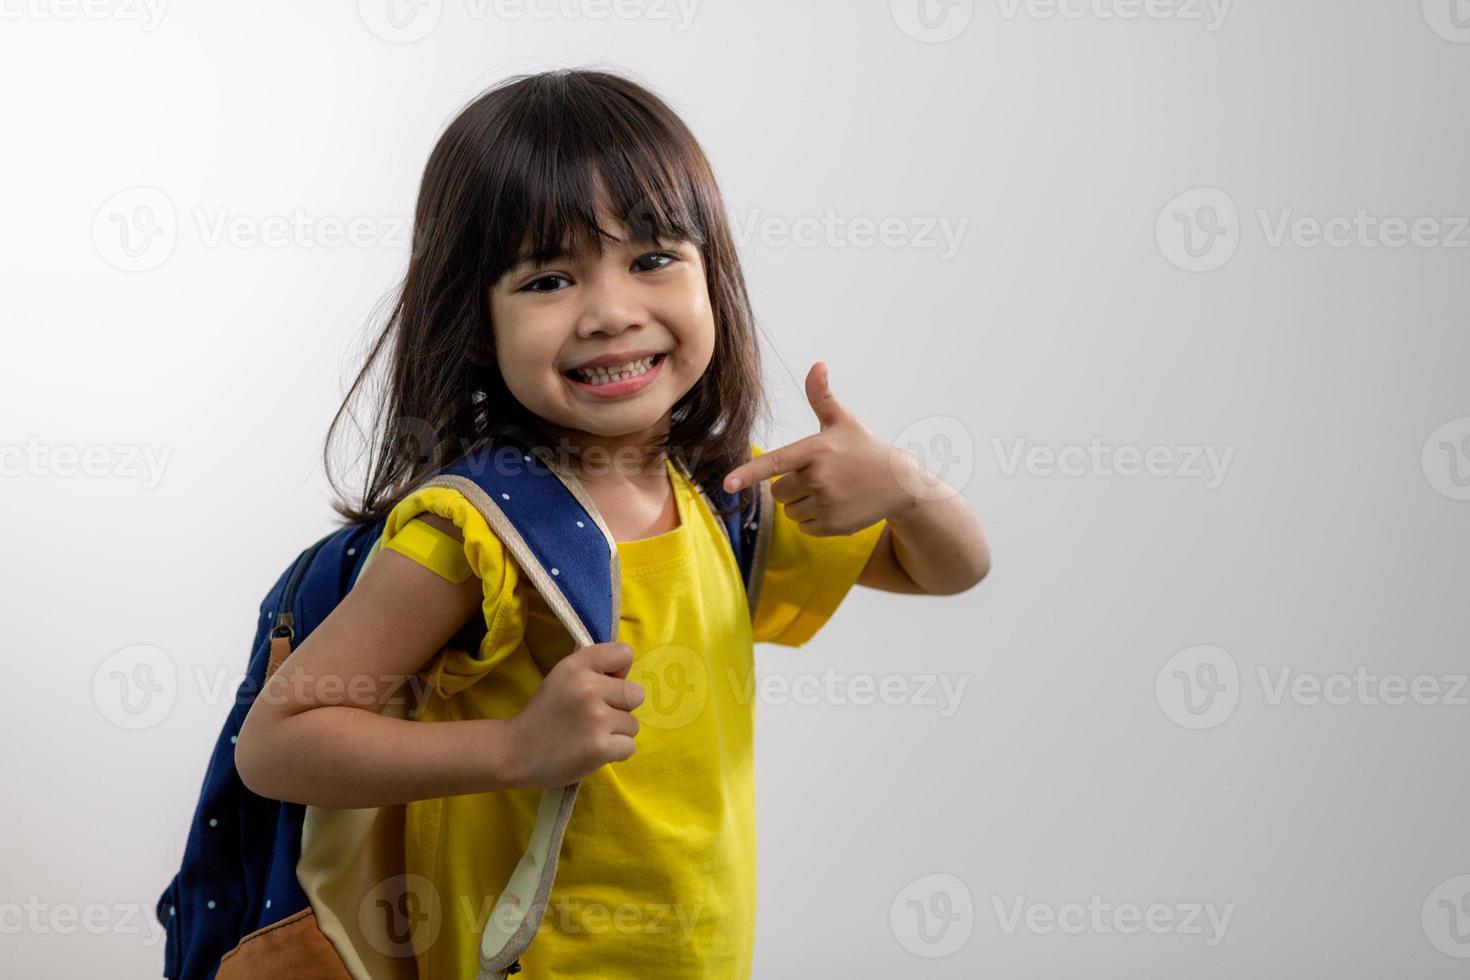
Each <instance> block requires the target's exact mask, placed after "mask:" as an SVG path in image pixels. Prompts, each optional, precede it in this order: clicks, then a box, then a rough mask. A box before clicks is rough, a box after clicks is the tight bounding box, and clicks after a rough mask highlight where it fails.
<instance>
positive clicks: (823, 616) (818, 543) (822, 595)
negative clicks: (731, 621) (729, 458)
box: [751, 445, 888, 647]
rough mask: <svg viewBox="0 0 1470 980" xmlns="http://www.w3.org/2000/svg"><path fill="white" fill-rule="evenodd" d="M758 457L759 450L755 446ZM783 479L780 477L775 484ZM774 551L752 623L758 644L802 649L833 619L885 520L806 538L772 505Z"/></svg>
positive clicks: (776, 504) (775, 503)
mask: <svg viewBox="0 0 1470 980" xmlns="http://www.w3.org/2000/svg"><path fill="white" fill-rule="evenodd" d="M751 452H752V454H753V455H755V456H759V455H761V453H762V450H761V449H760V447H759V446H754V445H753V446H751ZM780 479H782V477H777V480H780ZM772 504H773V506H772V508H771V512H770V514H769V515H768V519H769V520H770V521H771V522H772V527H771V543H770V550H769V552H768V553H767V555H766V570H765V577H764V579H763V580H762V582H761V586H760V594H759V599H758V600H757V603H756V609H755V615H754V617H753V619H752V633H753V636H754V639H755V642H757V643H776V644H779V645H781V646H789V647H799V646H801V645H802V644H804V643H806V642H807V641H808V640H810V639H811V638H812V636H813V635H815V633H816V632H817V630H818V629H820V628H821V626H822V625H823V624H824V623H826V622H827V620H829V619H831V618H832V614H833V613H834V612H836V611H837V607H838V606H839V605H841V603H842V600H843V598H844V597H845V596H846V595H847V593H848V591H849V590H850V589H851V588H852V587H853V585H854V584H855V583H856V582H857V580H858V576H860V575H861V574H862V573H863V568H864V567H866V566H867V564H868V559H869V558H870V557H871V556H872V554H873V549H874V547H875V546H876V545H877V543H878V539H879V538H880V537H881V536H882V534H883V528H884V527H885V526H886V525H887V523H888V522H887V521H886V520H880V521H878V523H876V524H872V525H869V526H868V527H865V528H863V529H862V530H861V531H856V532H854V533H852V534H847V535H829V536H822V537H818V536H816V535H812V534H807V533H806V532H805V531H803V530H801V529H800V527H798V525H797V523H796V521H794V520H792V519H791V518H790V517H788V516H786V508H785V507H784V506H783V505H782V504H781V502H780V501H772Z"/></svg>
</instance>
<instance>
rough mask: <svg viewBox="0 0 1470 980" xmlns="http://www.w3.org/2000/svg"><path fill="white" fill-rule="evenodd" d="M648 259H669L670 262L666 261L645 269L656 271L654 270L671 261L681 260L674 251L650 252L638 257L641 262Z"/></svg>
mask: <svg viewBox="0 0 1470 980" xmlns="http://www.w3.org/2000/svg"><path fill="white" fill-rule="evenodd" d="M646 259H668V260H669V261H668V262H664V263H661V264H659V265H656V266H654V267H653V268H652V269H645V270H644V271H645V272H654V271H656V270H658V269H662V268H664V267H665V266H667V265H669V264H670V263H673V262H677V261H679V256H677V255H675V254H673V253H672V252H649V253H648V254H647V255H640V256H639V257H638V261H639V262H643V261H644V260H646Z"/></svg>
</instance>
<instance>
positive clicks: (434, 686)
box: [367, 487, 526, 697]
mask: <svg viewBox="0 0 1470 980" xmlns="http://www.w3.org/2000/svg"><path fill="white" fill-rule="evenodd" d="M423 513H433V514H438V515H439V516H440V517H443V518H445V519H447V520H449V521H452V522H453V523H454V525H455V526H456V527H458V528H459V532H460V534H461V535H462V536H463V538H464V541H463V542H462V543H461V542H457V541H455V540H454V539H453V538H451V537H450V536H449V535H447V534H444V533H443V532H442V531H439V530H438V529H436V528H434V527H433V526H432V525H430V524H429V523H428V522H426V521H421V520H415V518H416V517H417V516H418V515H419V514H423ZM420 528H421V529H423V530H422V531H420V530H417V529H420ZM405 535H407V537H405ZM384 548H388V549H390V550H393V551H398V552H399V553H401V554H404V555H405V556H406V557H408V558H411V559H413V560H414V561H417V562H419V563H420V564H422V565H424V566H426V567H428V568H430V569H431V570H433V571H435V572H438V573H439V574H440V575H442V576H444V577H445V578H447V579H449V580H450V581H455V580H456V579H457V580H458V581H461V582H462V581H464V579H465V578H467V577H468V576H469V575H470V574H474V575H477V576H478V577H479V579H480V582H481V584H482V586H483V588H484V602H483V603H482V605H481V611H482V613H483V615H484V623H485V632H484V635H483V636H482V637H481V639H480V642H479V643H478V645H476V648H475V649H464V648H461V647H460V646H457V645H454V644H450V645H449V646H446V647H444V648H443V649H442V650H440V651H439V652H438V653H436V654H435V655H434V657H433V659H432V660H431V661H430V662H429V663H428V664H427V665H426V667H425V669H424V672H423V673H424V676H425V679H426V680H427V682H428V683H429V685H430V688H431V690H432V691H433V692H434V693H435V694H437V695H438V696H440V697H449V696H450V695H452V694H454V693H456V692H458V691H462V690H464V689H465V688H466V687H469V686H470V685H471V684H473V683H474V682H475V681H477V680H479V679H480V678H481V677H483V676H484V675H485V674H487V673H489V672H490V671H491V670H492V669H494V667H495V666H496V665H497V664H499V663H500V662H501V661H503V660H504V659H505V658H506V657H508V656H510V655H511V653H513V652H514V651H515V650H516V648H517V647H519V646H520V644H521V641H522V640H523V638H524V636H525V628H526V609H525V593H524V590H523V589H521V588H520V569H519V567H518V566H517V565H516V563H515V560H514V559H513V558H511V556H510V555H509V554H508V553H507V552H506V550H505V545H504V543H502V542H501V540H500V538H499V537H498V536H497V535H496V534H495V532H494V531H492V530H490V527H489V525H487V524H486V523H485V519H484V518H483V517H482V516H481V515H480V512H479V511H478V510H476V509H475V506H474V505H473V504H471V503H470V502H469V500H467V499H466V498H465V497H464V495H463V494H461V493H459V492H458V491H456V490H452V489H449V488H446V487H427V488H423V489H420V490H416V491H413V492H411V493H410V494H409V495H408V496H406V497H405V498H404V499H403V500H401V501H399V503H398V504H396V505H395V506H394V507H393V509H392V510H391V511H390V512H389V514H388V517H387V520H386V521H385V522H384V528H383V533H382V535H380V536H379V537H378V539H377V541H376V542H375V543H374V545H373V550H372V552H371V553H370V554H369V555H368V558H367V561H372V560H373V558H374V557H375V556H376V555H377V553H378V552H380V551H381V550H383V549H384ZM456 551H457V552H458V553H457V554H456V553H455V552H456Z"/></svg>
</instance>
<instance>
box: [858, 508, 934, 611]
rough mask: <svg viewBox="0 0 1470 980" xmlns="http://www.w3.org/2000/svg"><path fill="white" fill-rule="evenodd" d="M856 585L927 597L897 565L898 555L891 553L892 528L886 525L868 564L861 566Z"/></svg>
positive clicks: (917, 584) (900, 566) (901, 567)
mask: <svg viewBox="0 0 1470 980" xmlns="http://www.w3.org/2000/svg"><path fill="white" fill-rule="evenodd" d="M857 584H858V585H862V586H866V587H867V588H870V589H878V590H879V591H882V592H900V593H903V594H904V595H927V593H926V592H925V591H924V589H923V588H921V587H920V585H919V583H917V582H915V581H914V580H913V579H912V578H910V577H909V573H908V572H906V571H904V568H903V566H902V565H900V564H899V563H898V555H896V554H894V551H893V528H892V526H891V525H889V524H887V523H885V524H884V525H883V533H882V534H881V535H879V537H878V543H877V544H875V545H874V546H873V553H872V554H871V555H870V556H869V557H868V563H867V564H866V565H864V566H863V571H862V574H861V575H859V576H858V580H857Z"/></svg>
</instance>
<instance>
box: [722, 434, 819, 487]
mask: <svg viewBox="0 0 1470 980" xmlns="http://www.w3.org/2000/svg"><path fill="white" fill-rule="evenodd" d="M815 438H817V437H816V436H815V435H812V436H807V437H806V438H805V439H798V440H797V441H796V442H793V443H791V444H790V445H787V446H782V447H781V448H780V449H772V450H771V451H770V452H768V453H762V454H761V455H759V456H757V457H756V458H755V459H752V460H751V461H750V462H748V463H741V464H740V465H739V466H737V467H735V468H734V469H733V470H731V471H730V472H729V473H728V474H726V476H725V484H724V486H725V489H726V490H727V491H729V492H734V491H736V490H739V489H740V488H741V487H744V486H754V485H755V484H757V483H759V482H760V481H761V480H768V479H770V478H771V477H773V476H780V475H781V474H782V473H790V472H792V471H794V470H799V469H801V468H802V467H803V466H805V465H806V464H807V463H808V462H809V461H810V457H811V442H812V440H813V439H815Z"/></svg>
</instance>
